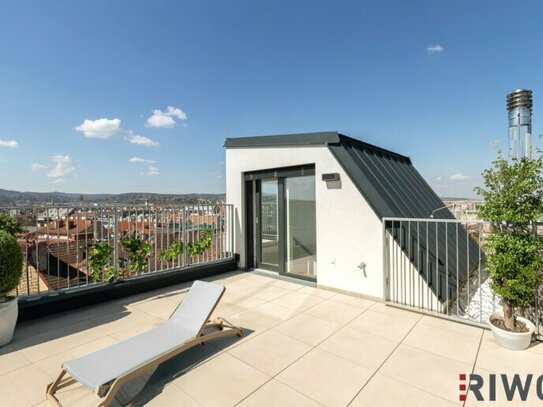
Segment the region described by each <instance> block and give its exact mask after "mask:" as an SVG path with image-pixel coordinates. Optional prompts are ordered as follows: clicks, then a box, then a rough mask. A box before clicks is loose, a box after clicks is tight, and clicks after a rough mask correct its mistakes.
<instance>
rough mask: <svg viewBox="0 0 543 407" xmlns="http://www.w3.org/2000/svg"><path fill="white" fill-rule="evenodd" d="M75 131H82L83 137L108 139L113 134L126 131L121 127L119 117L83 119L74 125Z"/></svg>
mask: <svg viewBox="0 0 543 407" xmlns="http://www.w3.org/2000/svg"><path fill="white" fill-rule="evenodd" d="M75 130H76V131H80V132H82V133H83V134H84V135H85V137H88V138H98V139H108V138H111V137H115V136H123V135H126V133H127V131H126V130H123V129H122V128H121V120H120V119H106V118H102V119H96V120H88V119H87V120H84V121H83V123H81V124H80V125H79V126H76V127H75Z"/></svg>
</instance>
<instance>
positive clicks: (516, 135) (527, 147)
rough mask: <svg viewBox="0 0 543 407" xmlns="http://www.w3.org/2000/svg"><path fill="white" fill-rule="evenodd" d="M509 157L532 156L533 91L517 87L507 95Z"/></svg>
mask: <svg viewBox="0 0 543 407" xmlns="http://www.w3.org/2000/svg"><path fill="white" fill-rule="evenodd" d="M507 112H508V117H509V159H514V158H522V157H527V158H531V157H532V91H531V90H528V89H517V90H515V91H514V92H511V93H509V94H508V95H507Z"/></svg>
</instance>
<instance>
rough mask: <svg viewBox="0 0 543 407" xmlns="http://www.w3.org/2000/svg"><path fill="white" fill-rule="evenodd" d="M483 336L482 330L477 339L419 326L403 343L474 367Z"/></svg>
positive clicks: (427, 326) (450, 331) (449, 331)
mask: <svg viewBox="0 0 543 407" xmlns="http://www.w3.org/2000/svg"><path fill="white" fill-rule="evenodd" d="M451 324H454V322H452V323H451ZM482 334H483V332H482V330H481V331H479V337H477V336H471V335H464V334H463V333H458V332H455V331H453V330H445V329H443V328H441V327H439V328H437V327H433V326H429V325H422V324H417V325H416V326H415V327H414V328H413V329H412V330H411V331H410V332H409V334H408V335H407V336H406V338H405V339H404V340H403V343H404V344H406V345H410V346H413V347H416V348H419V349H422V350H425V351H428V352H433V353H436V354H438V355H441V356H445V357H447V358H450V359H454V360H457V361H459V362H463V363H468V364H471V365H473V364H474V363H475V358H476V357H477V351H478V350H479V343H480V341H481V335H482Z"/></svg>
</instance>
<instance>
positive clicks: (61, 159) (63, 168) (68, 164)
mask: <svg viewBox="0 0 543 407" xmlns="http://www.w3.org/2000/svg"><path fill="white" fill-rule="evenodd" d="M52 161H53V163H54V164H55V166H54V167H53V169H51V170H50V171H49V172H48V173H47V176H48V177H49V178H65V177H68V176H71V175H74V172H75V168H76V165H75V162H74V159H73V158H72V157H70V156H69V155H62V154H57V155H55V156H53V158H52ZM55 181H58V180H55Z"/></svg>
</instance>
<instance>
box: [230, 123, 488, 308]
mask: <svg viewBox="0 0 543 407" xmlns="http://www.w3.org/2000/svg"><path fill="white" fill-rule="evenodd" d="M310 145H326V146H328V148H329V150H330V152H331V153H332V154H333V156H334V157H335V158H336V160H337V161H338V163H339V164H340V165H341V167H342V168H343V170H344V171H345V172H346V173H347V175H348V176H349V178H350V179H351V180H352V182H353V183H354V185H355V186H356V187H357V188H358V190H359V191H360V193H361V194H362V196H364V198H365V199H366V201H367V202H368V204H369V205H370V206H371V208H372V209H373V211H374V212H375V214H376V215H377V217H378V218H379V219H382V218H384V217H395V218H423V219H429V220H430V215H431V214H432V212H434V211H435V210H436V209H439V208H442V209H440V210H438V211H436V212H434V218H435V219H455V218H454V215H453V214H452V213H451V212H450V211H449V210H448V209H447V208H443V207H444V206H445V204H444V203H443V201H442V200H441V199H440V198H439V197H438V196H437V194H436V193H435V192H434V190H433V189H432V188H431V187H430V185H428V183H427V182H426V181H425V180H424V178H423V177H422V176H421V175H420V174H419V172H418V171H417V170H416V169H415V167H414V166H413V165H412V163H411V159H410V158H409V157H406V156H403V155H400V154H397V153H394V152H392V151H389V150H386V149H383V148H381V147H377V146H375V145H372V144H368V143H365V142H363V141H360V140H356V139H353V138H351V137H348V136H345V135H343V134H340V133H338V132H337V131H328V132H319V133H304V134H290V135H276V136H260V137H241V138H227V139H226V142H225V147H226V148H260V147H296V146H300V147H303V146H310ZM387 228H389V230H391V233H392V235H393V237H394V239H395V240H397V241H398V243H401V240H402V239H403V240H406V238H405V237H401V236H406V233H407V231H408V230H410V234H411V236H410V239H409V240H410V242H409V243H408V244H406V242H403V244H402V246H404V247H403V250H404V252H405V253H406V254H407V255H408V256H409V258H411V261H412V263H413V264H414V265H415V266H416V267H417V268H418V270H419V272H420V273H421V276H422V277H423V278H424V279H425V280H426V281H427V282H428V284H429V286H430V287H431V288H432V291H434V293H436V295H437V296H438V297H440V298H442V299H445V298H453V297H452V295H453V294H454V291H456V288H457V279H456V275H457V274H458V276H459V279H458V280H459V281H458V282H459V283H461V282H463V281H465V279H466V276H467V274H468V272H469V271H471V270H472V269H473V267H475V265H476V264H477V261H476V260H475V259H478V255H479V246H478V245H477V243H476V242H475V241H473V239H471V238H469V237H468V235H467V232H466V230H465V229H464V228H463V227H462V226H460V225H459V227H458V229H459V230H458V232H459V233H458V237H457V233H456V232H457V231H456V227H449V228H445V227H439V226H436V224H432V223H428V224H426V222H418V231H419V234H418V236H417V235H416V232H415V228H414V227H413V228H412V229H409V228H408V223H406V222H403V223H401V224H400V223H398V222H389V223H388V224H387ZM402 229H403V230H402ZM426 229H428V238H426ZM436 235H437V245H436ZM410 247H417V248H419V249H420V252H419V253H417V254H416V255H414V253H408V252H409V250H410V249H409V248H410ZM457 248H458V249H457ZM445 252H448V256H449V258H450V259H454V260H455V261H454V262H446V261H445ZM457 257H458V267H457V266H456V259H457ZM446 267H448V270H445V269H446ZM436 268H437V269H438V274H439V277H438V278H437V281H436V278H435V274H434V273H435V269H436ZM446 276H448V281H447V280H446ZM444 287H448V289H449V290H448V291H449V293H448V295H447V294H446V293H445V288H444Z"/></svg>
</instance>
